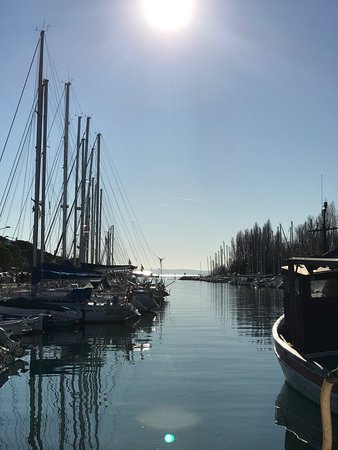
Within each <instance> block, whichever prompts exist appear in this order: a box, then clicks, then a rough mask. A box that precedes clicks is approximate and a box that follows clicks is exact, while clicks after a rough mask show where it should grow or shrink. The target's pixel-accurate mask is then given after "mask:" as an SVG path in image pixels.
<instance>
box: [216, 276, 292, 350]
mask: <svg viewBox="0 0 338 450" xmlns="http://www.w3.org/2000/svg"><path fill="white" fill-rule="evenodd" d="M208 289H209V298H210V301H211V302H212V306H213V310H214V312H215V314H216V315H217V317H218V318H219V320H220V321H221V323H222V325H223V326H224V328H229V327H230V328H232V329H234V330H237V333H238V335H239V336H250V337H252V338H254V339H255V344H259V343H260V345H261V347H262V348H261V349H262V350H265V349H269V350H271V349H272V344H273V340H272V336H271V328H272V325H273V323H274V322H275V320H276V319H277V318H278V317H279V316H280V315H281V314H282V312H283V301H282V295H283V292H282V291H281V290H279V289H271V288H259V289H255V288H250V287H246V286H232V285H230V284H229V283H209V284H208Z"/></svg>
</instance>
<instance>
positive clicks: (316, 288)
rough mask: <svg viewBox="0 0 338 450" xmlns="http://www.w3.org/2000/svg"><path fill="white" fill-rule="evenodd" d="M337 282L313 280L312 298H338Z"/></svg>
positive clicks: (334, 280) (332, 279) (333, 279)
mask: <svg viewBox="0 0 338 450" xmlns="http://www.w3.org/2000/svg"><path fill="white" fill-rule="evenodd" d="M337 295H338V289H337V280H336V279H335V278H330V279H328V280H311V297H337Z"/></svg>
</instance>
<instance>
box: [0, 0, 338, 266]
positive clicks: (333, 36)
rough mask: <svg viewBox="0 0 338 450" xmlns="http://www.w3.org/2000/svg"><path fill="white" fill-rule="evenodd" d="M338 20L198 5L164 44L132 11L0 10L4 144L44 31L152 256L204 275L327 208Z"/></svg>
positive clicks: (254, 3) (306, 7)
mask: <svg viewBox="0 0 338 450" xmlns="http://www.w3.org/2000/svg"><path fill="white" fill-rule="evenodd" d="M337 23H338V3H337V2H336V1H333V0H328V1H326V2H325V3H320V2H318V1H314V0H306V1H305V0H298V1H294V0H292V1H291V0H285V1H283V2H282V1H277V0H236V1H226V0H196V9H195V16H194V18H193V21H192V22H191V24H190V25H189V26H188V27H186V28H185V29H182V30H180V31H178V32H174V33H170V34H169V33H163V32H160V31H158V30H156V29H154V28H152V27H150V26H149V25H148V24H147V23H146V21H145V19H144V17H143V15H142V13H141V10H140V0H133V1H131V0H123V1H117V0H111V1H108V0H102V1H99V2H97V1H96V2H93V1H89V0H81V1H80V0H72V1H71V2H69V1H68V0H67V1H66V0H58V1H57V2H55V1H53V2H52V1H46V0H45V1H42V0H30V1H29V2H27V1H24V0H20V1H13V2H2V5H1V14H0V54H1V56H2V63H1V85H0V98H1V101H0V123H1V125H0V142H1V145H3V144H2V143H3V142H4V141H5V138H6V135H7V132H8V129H9V126H10V123H11V119H12V116H13V113H14V110H15V107H16V103H17V100H18V97H19V94H20V91H21V88H22V85H23V82H24V78H25V75H26V72H27V68H28V65H29V63H30V61H31V58H32V54H33V50H34V48H35V45H36V43H37V40H38V31H36V28H38V29H41V28H42V26H43V24H45V25H50V26H49V27H48V31H47V43H48V49H49V51H50V53H51V54H52V57H53V61H54V62H55V64H56V66H57V70H58V74H59V77H60V80H61V81H62V82H64V81H68V80H70V81H71V83H72V86H74V90H75V91H76V97H77V98H78V99H79V102H80V104H81V110H82V111H83V113H84V114H88V115H91V116H92V118H93V123H94V128H95V129H96V130H97V131H100V132H101V133H102V135H103V138H104V141H105V144H106V146H107V149H108V151H109V152H110V155H111V157H112V159H113V161H114V165H115V166H116V168H117V171H118V174H119V176H120V178H121V180H122V181H123V185H124V187H125V190H126V192H127V194H128V198H129V200H130V202H131V204H132V206H133V210H134V212H135V215H136V217H137V219H138V222H139V224H140V227H141V229H142V232H143V234H144V236H145V237H146V240H147V242H148V243H149V246H150V248H151V250H152V251H153V253H154V254H156V255H159V256H163V257H166V259H165V261H164V267H166V268H191V269H200V267H201V268H202V269H205V268H206V257H207V255H213V254H214V252H215V251H216V250H217V249H218V248H219V245H221V244H222V242H223V241H225V242H226V244H229V243H230V240H231V238H232V237H235V235H236V233H237V232H238V231H240V230H244V229H245V228H251V227H252V226H253V224H254V223H255V222H257V223H258V224H259V225H263V224H264V223H265V222H266V221H267V219H270V220H271V223H272V226H273V228H274V229H276V228H277V226H278V225H279V223H281V224H282V225H283V227H284V228H285V229H288V227H289V224H290V222H291V221H293V222H294V224H296V225H297V224H299V223H302V222H303V221H304V220H305V219H306V218H307V216H308V215H317V214H318V213H319V212H320V209H321V201H322V200H327V201H329V202H331V201H335V202H336V200H337V199H336V194H337V187H338V186H337V185H338V177H337V167H338V156H337V155H338V56H337V55H338V28H337ZM1 165H2V166H1V171H2V172H3V173H5V172H6V171H8V167H7V166H6V161H2V162H1ZM321 179H322V180H323V191H322V190H321ZM1 226H3V224H1ZM11 226H12V225H11Z"/></svg>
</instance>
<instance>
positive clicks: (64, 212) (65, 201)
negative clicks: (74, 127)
mask: <svg viewBox="0 0 338 450" xmlns="http://www.w3.org/2000/svg"><path fill="white" fill-rule="evenodd" d="M65 89H66V99H65V126H64V146H63V205H62V259H63V261H65V260H66V259H67V209H68V134H69V89H70V83H65Z"/></svg>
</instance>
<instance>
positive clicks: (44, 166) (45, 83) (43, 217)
mask: <svg viewBox="0 0 338 450" xmlns="http://www.w3.org/2000/svg"><path fill="white" fill-rule="evenodd" d="M47 110H48V80H43V144H42V178H41V257H40V261H41V263H43V262H44V259H45V228H46V225H45V224H46V171H47V134H48V129H47V128H48V127H47Z"/></svg>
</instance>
